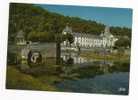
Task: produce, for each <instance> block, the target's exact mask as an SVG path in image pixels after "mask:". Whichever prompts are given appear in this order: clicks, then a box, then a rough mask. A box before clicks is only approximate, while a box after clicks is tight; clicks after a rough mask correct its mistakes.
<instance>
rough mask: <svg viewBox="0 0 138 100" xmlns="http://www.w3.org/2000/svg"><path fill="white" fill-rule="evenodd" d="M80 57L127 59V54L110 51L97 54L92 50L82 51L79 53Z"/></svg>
mask: <svg viewBox="0 0 138 100" xmlns="http://www.w3.org/2000/svg"><path fill="white" fill-rule="evenodd" d="M80 56H82V57H84V58H87V59H97V60H107V61H125V62H127V61H129V59H130V58H129V55H125V54H119V53H110V54H105V55H104V54H98V53H93V52H83V53H81V55H80Z"/></svg>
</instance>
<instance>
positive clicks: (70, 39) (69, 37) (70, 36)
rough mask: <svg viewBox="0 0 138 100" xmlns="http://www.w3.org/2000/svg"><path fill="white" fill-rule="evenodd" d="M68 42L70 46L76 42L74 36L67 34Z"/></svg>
mask: <svg viewBox="0 0 138 100" xmlns="http://www.w3.org/2000/svg"><path fill="white" fill-rule="evenodd" d="M66 38H67V40H68V41H69V43H70V44H72V43H73V42H74V37H73V35H72V34H67V35H66Z"/></svg>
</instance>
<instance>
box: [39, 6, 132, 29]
mask: <svg viewBox="0 0 138 100" xmlns="http://www.w3.org/2000/svg"><path fill="white" fill-rule="evenodd" d="M38 6H41V7H43V8H44V9H47V10H48V11H51V12H56V13H59V14H62V15H65V16H73V17H80V18H83V19H86V20H92V21H97V22H99V23H102V24H105V25H108V26H119V27H128V28H131V26H132V10H131V9H128V8H106V7H90V6H67V5H38Z"/></svg>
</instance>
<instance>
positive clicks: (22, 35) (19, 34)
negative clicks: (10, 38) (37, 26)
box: [16, 30, 24, 38]
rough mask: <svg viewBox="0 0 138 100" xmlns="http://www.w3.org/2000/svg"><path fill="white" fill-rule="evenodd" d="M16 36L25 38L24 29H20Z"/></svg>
mask: <svg viewBox="0 0 138 100" xmlns="http://www.w3.org/2000/svg"><path fill="white" fill-rule="evenodd" d="M16 38H24V32H23V31H22V30H20V31H19V32H18V33H17V36H16Z"/></svg>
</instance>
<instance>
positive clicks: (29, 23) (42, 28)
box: [9, 3, 131, 41]
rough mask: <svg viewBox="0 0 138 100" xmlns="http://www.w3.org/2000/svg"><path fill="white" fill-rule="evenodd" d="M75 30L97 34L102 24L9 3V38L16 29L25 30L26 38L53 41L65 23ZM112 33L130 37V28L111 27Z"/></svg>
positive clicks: (37, 7)
mask: <svg viewBox="0 0 138 100" xmlns="http://www.w3.org/2000/svg"><path fill="white" fill-rule="evenodd" d="M67 23H69V25H70V26H71V27H72V29H73V31H75V32H84V33H88V34H94V35H99V34H100V33H101V31H103V30H104V26H105V25H104V24H102V23H97V22H95V21H91V20H84V19H81V18H78V17H70V16H63V15H61V14H57V13H52V12H49V11H48V10H46V9H43V8H41V7H39V6H35V5H32V4H16V3H11V4H10V13H9V40H10V41H12V40H14V39H15V36H16V34H17V32H18V31H20V30H23V31H24V32H25V37H26V39H29V40H34V41H35V40H39V41H53V39H54V34H55V33H56V34H57V33H59V34H60V33H61V32H62V30H63V28H64V27H65V26H66V24H67ZM111 33H113V34H114V35H120V36H124V35H127V36H128V37H130V38H131V29H129V28H125V27H124V28H121V27H111Z"/></svg>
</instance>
